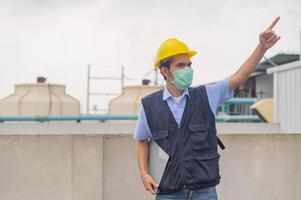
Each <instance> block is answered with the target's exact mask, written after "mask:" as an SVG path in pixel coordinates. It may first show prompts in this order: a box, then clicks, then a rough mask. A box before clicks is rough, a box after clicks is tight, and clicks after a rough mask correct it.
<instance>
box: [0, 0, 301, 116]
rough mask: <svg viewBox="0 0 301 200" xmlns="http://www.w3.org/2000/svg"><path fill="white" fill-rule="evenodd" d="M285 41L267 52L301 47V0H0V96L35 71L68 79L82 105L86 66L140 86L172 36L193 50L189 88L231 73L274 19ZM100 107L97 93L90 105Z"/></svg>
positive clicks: (101, 87)
mask: <svg viewBox="0 0 301 200" xmlns="http://www.w3.org/2000/svg"><path fill="white" fill-rule="evenodd" d="M277 16H280V17H281V19H280V21H279V23H278V24H277V26H276V28H275V31H276V32H277V33H278V34H279V35H281V37H282V39H281V40H280V41H279V42H278V43H277V44H276V45H275V46H274V47H273V48H272V49H271V50H270V51H269V52H267V54H266V56H271V55H274V54H276V53H278V52H279V51H299V50H300V30H301V2H300V0H273V1H272V0H266V1H262V0H253V1H243V0H240V1H238V0H237V1H235V0H211V1H200V0H190V1H189V0H187V1H183V0H166V1H163V0H145V1H143V0H63V1H62V0H7V1H5V0H0V32H1V36H0V53H1V59H0V66H1V73H0V85H1V90H0V98H3V97H5V96H8V95H9V94H11V93H13V91H14V85H15V84H17V83H32V82H35V81H36V77H37V76H45V77H47V80H48V81H47V82H48V83H59V84H65V85H66V90H67V93H68V94H70V95H72V96H74V97H75V98H77V99H79V100H80V101H81V109H82V111H83V112H85V105H86V82H87V81H86V78H87V77H86V76H87V75H86V74H87V65H88V64H91V66H92V74H93V75H94V76H119V75H120V66H122V65H124V66H125V73H126V76H127V77H129V78H132V80H127V81H126V82H125V83H126V85H135V84H140V82H141V80H142V79H143V78H150V79H152V78H153V77H152V74H151V75H149V76H148V77H145V74H147V73H148V72H149V71H150V70H151V69H152V68H153V61H154V55H155V53H156V51H157V48H158V47H159V45H160V44H161V42H162V41H164V40H165V39H168V38H171V37H177V38H178V39H180V40H182V41H184V42H185V43H187V44H188V46H189V47H190V48H191V49H193V50H196V51H197V52H198V54H197V56H196V57H195V58H193V60H192V61H193V68H194V69H195V74H194V81H193V85H198V84H204V83H208V82H213V81H217V80H219V79H222V78H224V77H226V76H229V75H231V74H232V73H234V72H235V71H236V70H237V69H238V68H239V67H240V65H241V64H242V63H243V61H244V60H245V59H246V58H247V57H248V56H249V55H250V53H251V52H252V51H253V49H254V48H255V47H256V45H257V43H258V35H259V33H260V32H262V31H263V30H264V29H265V28H266V27H267V26H268V25H269V24H270V23H271V22H272V21H273V19H274V18H275V17H277ZM91 90H92V92H119V91H120V83H119V82H118V81H117V82H116V81H115V82H114V81H113V82H112V81H98V82H94V83H93V84H92V88H91ZM94 103H95V104H96V103H97V104H100V105H99V107H105V106H106V105H103V104H104V103H103V101H102V100H100V99H98V98H94V99H92V104H94Z"/></svg>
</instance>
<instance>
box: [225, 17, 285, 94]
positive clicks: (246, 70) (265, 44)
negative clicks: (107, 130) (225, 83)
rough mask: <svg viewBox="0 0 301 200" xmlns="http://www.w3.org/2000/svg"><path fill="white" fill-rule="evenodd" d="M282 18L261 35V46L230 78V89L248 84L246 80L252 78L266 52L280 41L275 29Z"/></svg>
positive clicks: (258, 46)
mask: <svg viewBox="0 0 301 200" xmlns="http://www.w3.org/2000/svg"><path fill="white" fill-rule="evenodd" d="M279 19H280V17H277V18H276V19H275V20H274V21H273V23H272V24H271V25H270V26H269V27H268V28H267V29H266V30H265V31H264V32H262V33H261V34H260V35H259V44H258V45H257V47H256V49H255V50H254V51H253V53H252V54H251V56H250V57H249V58H248V59H247V60H246V61H245V62H244V63H243V64H242V66H241V67H240V68H239V69H238V70H237V71H236V72H235V73H234V74H233V75H231V76H230V81H229V87H230V90H233V89H235V88H236V87H238V86H239V85H241V84H243V83H244V82H246V80H247V79H248V78H249V77H250V75H251V74H252V72H253V71H254V70H255V68H256V66H257V64H258V63H259V61H260V60H261V59H262V57H263V55H264V54H265V52H266V51H267V50H268V49H269V48H271V47H272V46H274V44H275V43H276V42H277V41H278V40H279V39H280V37H279V36H277V35H276V34H275V33H274V31H273V28H274V26H275V25H276V24H277V22H278V21H279Z"/></svg>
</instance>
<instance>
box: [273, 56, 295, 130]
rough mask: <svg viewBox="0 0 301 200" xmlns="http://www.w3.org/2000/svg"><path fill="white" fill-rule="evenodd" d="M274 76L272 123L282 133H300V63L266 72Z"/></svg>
mask: <svg viewBox="0 0 301 200" xmlns="http://www.w3.org/2000/svg"><path fill="white" fill-rule="evenodd" d="M268 73H271V74H273V76H274V119H275V120H274V121H275V122H279V123H280V129H281V132H283V133H297V132H300V131H301V103H300V102H301V62H300V61H298V62H293V63H289V64H286V65H281V66H279V67H274V69H271V70H268Z"/></svg>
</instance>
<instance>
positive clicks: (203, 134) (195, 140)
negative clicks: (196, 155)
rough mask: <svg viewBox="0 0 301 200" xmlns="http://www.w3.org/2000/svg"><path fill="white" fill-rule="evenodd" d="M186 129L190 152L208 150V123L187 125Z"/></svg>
mask: <svg viewBox="0 0 301 200" xmlns="http://www.w3.org/2000/svg"><path fill="white" fill-rule="evenodd" d="M188 128H189V131H190V133H191V137H190V138H191V148H192V150H207V149H210V138H209V128H210V126H209V122H202V123H197V124H189V125H188Z"/></svg>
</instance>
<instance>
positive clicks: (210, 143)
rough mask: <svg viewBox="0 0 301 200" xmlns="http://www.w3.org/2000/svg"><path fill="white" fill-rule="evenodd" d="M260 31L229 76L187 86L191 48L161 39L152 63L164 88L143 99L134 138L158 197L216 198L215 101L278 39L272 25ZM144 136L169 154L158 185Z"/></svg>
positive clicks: (243, 77)
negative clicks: (246, 55) (253, 45)
mask: <svg viewBox="0 0 301 200" xmlns="http://www.w3.org/2000/svg"><path fill="white" fill-rule="evenodd" d="M279 19H280V18H279V17H277V18H276V19H275V20H274V21H273V23H272V24H271V25H270V26H269V27H268V28H267V29H266V30H265V31H264V32H263V33H261V34H260V35H259V44H258V45H257V47H256V49H255V50H254V52H253V53H252V54H251V56H250V57H249V58H248V59H247V60H246V61H245V62H244V63H243V65H242V66H241V67H240V68H239V69H238V71H237V72H235V73H234V74H233V75H231V76H229V77H226V78H225V79H223V80H220V81H218V82H217V83H215V84H211V85H205V86H203V85H201V86H199V87H194V88H192V87H189V86H190V85H191V83H192V77H193V70H192V68H191V60H190V59H191V57H193V56H194V55H195V54H196V52H195V51H191V50H189V48H188V47H187V46H186V45H185V44H184V43H183V42H181V41H179V40H177V39H169V40H166V41H165V42H163V43H162V45H161V46H160V48H159V49H158V52H157V57H156V60H155V67H158V68H159V69H160V72H161V74H162V75H163V76H164V79H165V81H166V86H165V88H164V90H161V91H158V92H155V93H153V94H150V95H148V96H146V97H144V98H143V99H142V100H141V101H142V106H141V113H140V115H139V119H138V122H137V126H136V130H135V133H134V139H136V140H137V158H138V162H139V167H140V175H141V179H142V182H143V184H144V187H145V189H146V190H147V191H149V192H150V193H151V194H156V193H155V188H158V191H159V192H158V193H157V194H156V199H157V200H167V199H178V200H184V199H194V200H205V199H206V200H216V199H217V193H216V189H215V186H216V185H217V184H219V181H220V178H221V177H220V175H219V164H218V162H219V156H220V155H219V154H218V151H217V144H218V140H217V137H216V128H215V112H216V108H217V106H218V105H219V104H221V103H223V102H224V101H226V100H227V99H229V98H231V97H233V90H234V89H235V88H236V87H237V86H239V85H241V84H243V83H244V82H245V81H246V80H247V79H248V78H249V76H250V75H251V73H252V72H253V71H254V69H255V67H256V66H257V64H258V62H259V61H260V60H261V58H262V57H263V55H264V54H265V52H266V51H267V50H268V49H269V48H271V47H272V46H273V45H274V44H275V43H276V42H277V41H278V40H279V39H280V37H278V36H277V35H276V34H275V33H274V31H273V30H272V29H273V27H274V26H275V25H276V23H277V22H278V20H279ZM148 139H152V140H154V141H155V142H156V143H157V144H158V145H159V146H160V148H162V149H163V150H164V151H165V152H166V153H167V154H168V155H169V160H168V162H167V165H166V168H165V171H164V174H163V177H162V179H161V182H160V184H158V183H156V182H155V181H154V179H153V178H152V177H151V176H150V175H149V173H148Z"/></svg>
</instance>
